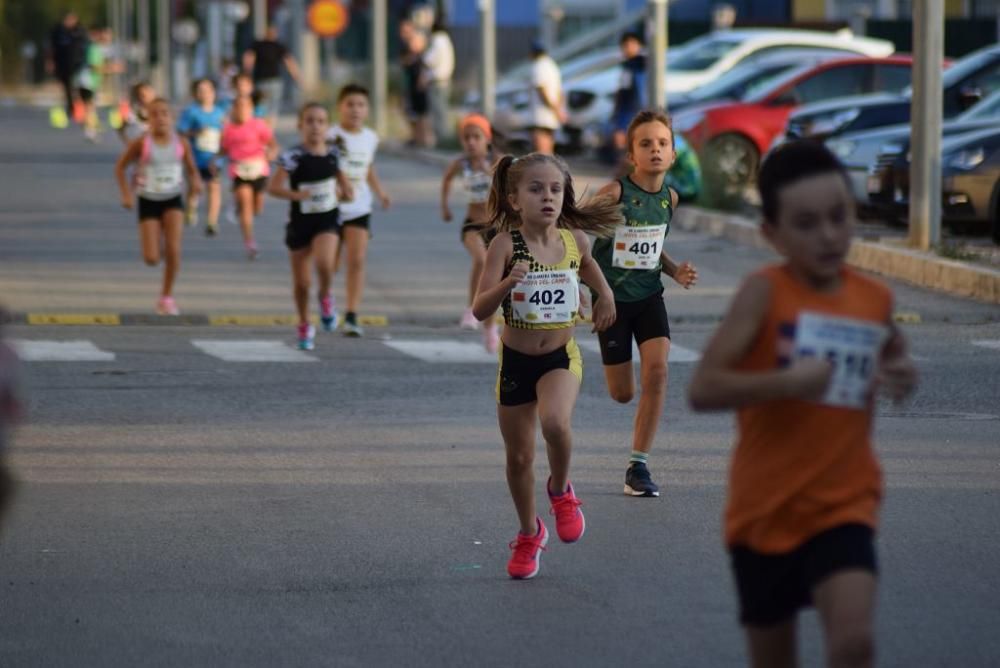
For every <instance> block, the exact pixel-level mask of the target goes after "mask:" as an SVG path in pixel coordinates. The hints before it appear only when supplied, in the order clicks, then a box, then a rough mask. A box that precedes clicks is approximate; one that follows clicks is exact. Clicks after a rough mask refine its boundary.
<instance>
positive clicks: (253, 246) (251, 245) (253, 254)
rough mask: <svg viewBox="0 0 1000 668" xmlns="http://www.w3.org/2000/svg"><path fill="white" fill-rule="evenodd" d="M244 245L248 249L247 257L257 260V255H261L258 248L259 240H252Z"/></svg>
mask: <svg viewBox="0 0 1000 668" xmlns="http://www.w3.org/2000/svg"><path fill="white" fill-rule="evenodd" d="M243 246H244V247H245V248H246V249H247V259H248V260H256V259H257V256H258V255H260V251H259V250H257V242H256V241H253V240H250V241H247V242H244V244H243Z"/></svg>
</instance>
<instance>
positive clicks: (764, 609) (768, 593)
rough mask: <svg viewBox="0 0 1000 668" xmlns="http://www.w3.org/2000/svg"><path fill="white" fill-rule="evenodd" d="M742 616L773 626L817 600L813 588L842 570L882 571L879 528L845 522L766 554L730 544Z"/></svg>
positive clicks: (747, 622)
mask: <svg viewBox="0 0 1000 668" xmlns="http://www.w3.org/2000/svg"><path fill="white" fill-rule="evenodd" d="M729 554H730V561H731V564H732V568H733V575H734V576H735V578H736V591H737V593H738V594H739V599H740V622H741V623H742V624H745V625H749V626H772V625H775V624H780V623H782V622H786V621H788V620H789V619H791V618H792V617H794V616H795V613H796V612H798V610H799V609H800V608H804V607H808V606H810V605H812V592H813V590H814V589H815V588H816V585H818V584H820V583H821V582H823V580H825V579H826V578H827V577H829V576H830V575H833V574H834V573H836V572H838V571H845V570H864V571H870V572H871V573H872V574H874V573H876V572H877V570H878V569H877V567H876V561H875V534H874V531H872V528H871V527H869V526H866V525H864V524H844V525H841V526H839V527H834V528H833V529H828V530H827V531H824V532H822V533H820V534H817V535H815V536H813V537H812V538H810V539H809V540H807V541H806V542H805V543H803V544H802V545H800V546H799V547H797V548H795V549H794V550H792V551H791V552H785V553H783V554H761V553H759V552H755V551H753V550H751V549H749V548H747V547H742V546H734V547H731V548H730V550H729Z"/></svg>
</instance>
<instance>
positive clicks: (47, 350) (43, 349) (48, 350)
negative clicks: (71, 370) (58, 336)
mask: <svg viewBox="0 0 1000 668" xmlns="http://www.w3.org/2000/svg"><path fill="white" fill-rule="evenodd" d="M13 344H14V351H15V352H16V353H17V356H18V357H20V358H21V359H22V360H24V361H25V362H113V361H114V359H115V354H114V353H109V352H107V351H106V350H101V349H100V348H98V347H97V346H95V345H94V344H93V343H91V342H90V341H29V340H27V339H14V341H13Z"/></svg>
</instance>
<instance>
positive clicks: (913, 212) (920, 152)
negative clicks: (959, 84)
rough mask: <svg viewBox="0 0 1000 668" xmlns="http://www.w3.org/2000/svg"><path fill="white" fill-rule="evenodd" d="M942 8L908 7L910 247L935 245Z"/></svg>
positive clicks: (928, 2) (934, 2)
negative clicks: (910, 28) (910, 35)
mask: <svg viewBox="0 0 1000 668" xmlns="http://www.w3.org/2000/svg"><path fill="white" fill-rule="evenodd" d="M943 28H944V9H943V6H942V3H940V2H939V1H938V0H918V1H917V2H915V3H913V43H914V44H915V45H918V46H919V47H920V48H917V49H914V51H913V97H912V99H911V101H910V105H911V106H910V109H911V111H910V122H911V126H910V127H911V132H910V136H911V137H912V144H911V162H910V245H911V246H914V247H916V248H918V249H920V250H928V249H930V247H931V245H933V244H937V243H939V242H940V241H941V116H942V104H943V99H942V98H943V94H942V91H941V61H942V59H943V58H944V37H943V35H944V29H943Z"/></svg>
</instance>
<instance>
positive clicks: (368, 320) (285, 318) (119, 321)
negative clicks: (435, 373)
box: [7, 313, 389, 327]
mask: <svg viewBox="0 0 1000 668" xmlns="http://www.w3.org/2000/svg"><path fill="white" fill-rule="evenodd" d="M7 315H8V317H7V322H9V323H10V324H14V325H43V326H44V325H48V326H52V325H64V326H91V327H94V326H96V327H132V326H145V325H156V326H164V325H167V326H174V327H293V326H295V325H296V324H298V318H297V317H296V316H294V315H284V314H281V315H277V314H268V313H259V314H218V315H213V314H207V313H192V314H184V315H178V316H170V315H154V314H151V313H9V314H7ZM310 319H311V320H312V322H313V324H318V323H319V317H318V316H316V315H313V316H312V317H311V318H310ZM358 324H359V325H363V326H366V327H388V326H389V318H388V317H386V316H384V315H361V316H358Z"/></svg>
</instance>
